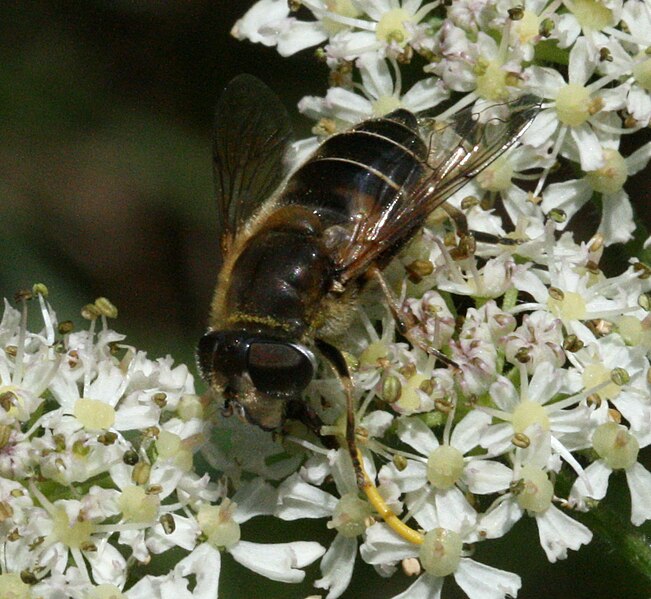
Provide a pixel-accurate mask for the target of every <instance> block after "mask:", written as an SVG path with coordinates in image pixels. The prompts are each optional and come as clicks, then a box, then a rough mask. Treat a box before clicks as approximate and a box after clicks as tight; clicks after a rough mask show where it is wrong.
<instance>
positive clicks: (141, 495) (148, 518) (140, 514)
mask: <svg viewBox="0 0 651 599" xmlns="http://www.w3.org/2000/svg"><path fill="white" fill-rule="evenodd" d="M158 505H159V499H158V497H157V496H156V495H147V493H145V490H144V489H143V488H142V487H137V486H135V485H131V486H128V487H125V488H124V489H123V490H122V493H121V494H120V498H119V499H118V506H119V507H120V511H121V512H122V517H123V518H124V519H125V520H127V521H129V522H143V523H144V522H153V521H154V519H155V518H156V514H157V513H158Z"/></svg>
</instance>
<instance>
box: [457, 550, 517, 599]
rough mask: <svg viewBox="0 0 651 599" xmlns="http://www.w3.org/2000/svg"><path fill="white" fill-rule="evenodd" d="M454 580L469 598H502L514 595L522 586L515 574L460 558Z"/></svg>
mask: <svg viewBox="0 0 651 599" xmlns="http://www.w3.org/2000/svg"><path fill="white" fill-rule="evenodd" d="M454 580H455V581H456V583H457V584H458V585H459V586H460V587H461V588H462V589H463V590H464V591H465V592H466V594H467V595H468V597H469V599H504V597H506V596H509V597H515V596H516V595H517V594H518V591H519V590H520V587H521V586H522V580H521V578H520V577H519V576H518V575H517V574H513V573H512V572H507V571H505V570H498V569H497V568H493V567H491V566H487V565H486V564H480V563H479V562H476V561H475V560H472V559H469V558H462V559H461V561H460V562H459V565H458V566H457V570H456V572H455V573H454Z"/></svg>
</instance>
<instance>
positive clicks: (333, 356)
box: [316, 340, 423, 545]
mask: <svg viewBox="0 0 651 599" xmlns="http://www.w3.org/2000/svg"><path fill="white" fill-rule="evenodd" d="M316 345H317V348H318V349H319V351H320V352H321V353H322V354H323V355H324V356H325V357H326V359H327V360H328V361H329V362H330V364H331V365H332V368H333V369H334V371H335V374H336V375H337V378H338V379H339V381H340V382H341V386H342V387H343V389H344V394H345V396H346V446H347V448H348V453H349V454H350V459H351V461H352V463H353V468H354V469H355V478H356V481H357V487H358V488H359V489H360V490H361V491H363V492H364V494H365V495H366V498H367V499H368V501H369V503H370V504H371V505H372V506H373V507H374V508H375V511H377V513H378V514H379V515H380V517H381V518H382V519H383V520H384V521H385V522H386V523H387V524H388V526H389V527H390V528H391V529H392V530H393V531H394V532H396V533H397V534H399V535H400V536H401V537H402V538H403V539H405V540H406V541H409V542H410V543H414V544H416V545H420V544H422V542H423V534H422V533H420V532H418V531H417V530H416V529H414V528H411V527H410V526H408V525H407V524H405V523H404V522H403V521H402V520H400V518H398V516H397V515H396V514H395V512H394V511H393V510H392V509H391V508H390V507H389V506H388V505H387V504H386V501H384V498H383V497H382V495H380V492H379V491H378V488H377V487H376V486H375V483H374V482H373V481H372V480H371V478H370V477H369V475H368V473H367V472H366V469H365V468H364V460H363V459H362V454H361V453H360V451H359V449H358V448H357V439H356V435H355V426H356V423H355V400H354V396H353V381H352V379H351V376H350V371H349V370H348V365H347V364H346V360H345V359H344V357H343V355H342V354H341V352H340V351H339V350H338V349H337V348H336V347H334V346H332V345H330V344H329V343H326V342H325V341H320V340H317V342H316Z"/></svg>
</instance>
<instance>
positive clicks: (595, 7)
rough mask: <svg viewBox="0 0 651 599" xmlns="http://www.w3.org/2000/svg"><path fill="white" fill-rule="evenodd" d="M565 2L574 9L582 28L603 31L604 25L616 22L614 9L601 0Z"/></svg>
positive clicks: (571, 9)
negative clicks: (614, 20) (607, 6)
mask: <svg viewBox="0 0 651 599" xmlns="http://www.w3.org/2000/svg"><path fill="white" fill-rule="evenodd" d="M564 4H565V6H567V7H568V8H569V9H570V11H572V13H573V14H574V16H575V17H576V19H577V21H578V22H579V23H580V25H581V28H582V29H590V30H592V31H601V30H602V29H603V28H604V27H608V26H609V25H614V24H615V23H614V22H613V12H612V10H610V9H609V8H606V7H605V6H604V3H603V2H600V1H599V0H572V2H567V1H566V2H564Z"/></svg>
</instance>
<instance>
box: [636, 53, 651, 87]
mask: <svg viewBox="0 0 651 599" xmlns="http://www.w3.org/2000/svg"><path fill="white" fill-rule="evenodd" d="M633 77H635V81H637V83H638V84H639V86H640V87H642V88H644V89H645V90H646V91H648V92H651V58H647V59H646V60H643V61H642V62H638V63H637V64H636V65H635V66H634V67H633Z"/></svg>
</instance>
